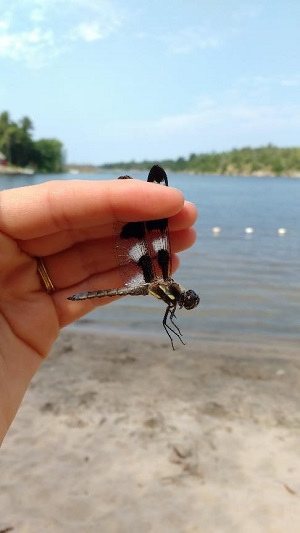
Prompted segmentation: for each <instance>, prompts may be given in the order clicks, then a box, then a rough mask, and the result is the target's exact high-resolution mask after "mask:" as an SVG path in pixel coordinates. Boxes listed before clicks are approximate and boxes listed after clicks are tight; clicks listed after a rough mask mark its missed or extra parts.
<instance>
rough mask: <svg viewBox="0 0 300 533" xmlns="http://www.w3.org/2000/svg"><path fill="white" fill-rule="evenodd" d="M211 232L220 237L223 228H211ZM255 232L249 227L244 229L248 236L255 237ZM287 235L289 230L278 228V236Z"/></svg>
mask: <svg viewBox="0 0 300 533" xmlns="http://www.w3.org/2000/svg"><path fill="white" fill-rule="evenodd" d="M211 231H212V233H213V234H214V235H220V233H222V228H220V226H214V227H213V228H211ZM254 232H255V229H254V228H252V227H251V226H247V227H246V228H245V229H244V233H246V235H253V233H254ZM286 233H287V230H286V228H278V230H277V234H278V235H281V236H282V235H286Z"/></svg>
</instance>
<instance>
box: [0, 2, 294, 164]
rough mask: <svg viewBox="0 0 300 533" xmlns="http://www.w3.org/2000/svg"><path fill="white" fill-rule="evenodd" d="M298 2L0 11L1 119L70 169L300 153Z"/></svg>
mask: <svg viewBox="0 0 300 533" xmlns="http://www.w3.org/2000/svg"><path fill="white" fill-rule="evenodd" d="M299 28H300V1H299V0H286V1H285V2H283V1H282V0H260V1H258V0H256V1H249V2H247V1H242V0H224V1H221V0H210V1H208V0H205V1H203V0H184V1H183V0H173V1H172V0H149V1H146V0H0V111H4V110H8V111H9V112H10V113H11V116H12V118H13V119H14V120H18V119H20V118H21V117H23V116H24V115H27V116H29V117H30V118H31V119H32V120H33V123H34V126H35V132H34V136H35V138H41V137H47V138H51V137H55V138H58V139H60V140H61V141H62V142H63V143H64V146H65V149H66V153H67V159H68V162H73V163H76V162H77V163H94V164H98V163H104V162H114V161H120V160H126V161H129V160H131V159H135V160H142V159H146V158H147V159H152V160H159V159H162V158H168V157H170V158H177V157H180V156H184V157H187V156H188V155H189V154H190V153H192V152H195V153H200V152H210V151H213V150H214V151H221V150H228V149H231V148H235V147H241V146H246V145H247V146H259V145H263V144H266V143H269V142H272V143H274V144H277V145H279V146H296V145H298V146H299V145H300V29H299Z"/></svg>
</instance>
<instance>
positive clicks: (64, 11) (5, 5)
mask: <svg viewBox="0 0 300 533" xmlns="http://www.w3.org/2000/svg"><path fill="white" fill-rule="evenodd" d="M0 13H1V15H0V57H2V58H7V59H11V60H14V61H19V62H22V63H23V64H25V65H27V66H29V67H41V66H42V65H44V64H45V63H47V62H48V61H49V60H50V59H51V58H53V57H54V56H56V55H59V54H61V53H63V52H65V50H66V49H69V48H70V47H71V46H72V43H74V41H82V42H84V43H91V42H94V41H98V40H100V39H105V38H108V37H109V36H110V35H112V34H113V33H114V32H115V31H117V30H118V29H119V28H120V26H121V25H122V14H121V13H120V12H119V11H118V10H117V9H116V7H115V2H114V0H98V1H95V0H15V1H14V2H11V0H9V1H8V0H0Z"/></svg>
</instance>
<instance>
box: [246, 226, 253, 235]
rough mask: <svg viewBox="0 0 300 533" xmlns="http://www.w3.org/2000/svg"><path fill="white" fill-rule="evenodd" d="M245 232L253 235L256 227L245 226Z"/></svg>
mask: <svg viewBox="0 0 300 533" xmlns="http://www.w3.org/2000/svg"><path fill="white" fill-rule="evenodd" d="M245 233H247V235H252V233H254V229H253V228H251V227H248V228H245Z"/></svg>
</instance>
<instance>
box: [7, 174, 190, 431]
mask: <svg viewBox="0 0 300 533" xmlns="http://www.w3.org/2000/svg"><path fill="white" fill-rule="evenodd" d="M196 216H197V214H196V208H195V206H194V205H193V204H190V203H188V202H184V199H183V196H182V194H181V193H180V191H178V190H176V189H172V188H171V187H162V186H157V185H156V184H152V183H146V182H142V181H139V180H112V181H56V182H55V181H52V182H47V183H44V184H41V185H35V186H31V187H22V188H18V189H11V190H7V191H2V192H1V193H0V302H1V308H0V321H1V326H0V332H1V335H0V442H1V441H2V439H3V437H4V435H5V433H6V431H7V429H8V428H9V426H10V424H11V422H12V420H13V418H14V416H15V414H16V411H17V409H18V407H19V405H20V403H21V401H22V398H23V396H24V394H25V392H26V389H27V387H28V385H29V383H30V380H31V378H32V376H33V375H34V373H35V372H36V370H37V369H38V366H39V364H40V362H41V360H42V359H43V358H44V357H46V355H47V354H48V353H49V350H50V348H51V346H52V344H53V342H54V341H55V339H56V338H57V336H58V334H59V330H60V328H62V327H64V326H66V325H67V324H69V323H71V322H73V321H74V320H77V319H78V318H80V317H81V316H83V315H84V314H86V313H88V312H89V311H91V309H93V308H94V307H96V306H97V305H104V304H106V303H109V301H111V299H107V298H103V299H101V300H98V299H95V300H89V301H83V302H76V303H74V302H71V301H69V300H67V297H68V296H70V295H72V294H74V293H76V292H82V291H86V290H92V289H98V288H103V289H105V288H112V287H119V286H121V285H122V281H121V278H120V272H119V269H118V268H117V263H116V258H115V253H114V236H113V222H114V221H116V220H119V221H124V222H129V221H136V220H149V219H150V220H151V219H155V218H165V217H168V218H169V230H170V239H171V244H172V251H173V252H175V253H176V252H179V251H181V250H184V249H185V248H187V247H189V246H191V245H192V244H193V242H194V240H195V232H194V230H193V228H191V226H192V224H193V223H194V222H195V219H196ZM37 257H41V258H42V259H43V262H44V264H45V267H46V269H47V272H48V273H49V276H50V278H51V280H52V282H53V284H54V287H55V292H54V293H53V294H51V295H50V294H47V292H46V291H45V287H44V285H43V283H42V282H41V278H40V276H39V273H38V270H37V260H36V258H37ZM177 266H178V259H177V257H176V256H174V257H173V269H174V270H176V268H177Z"/></svg>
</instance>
